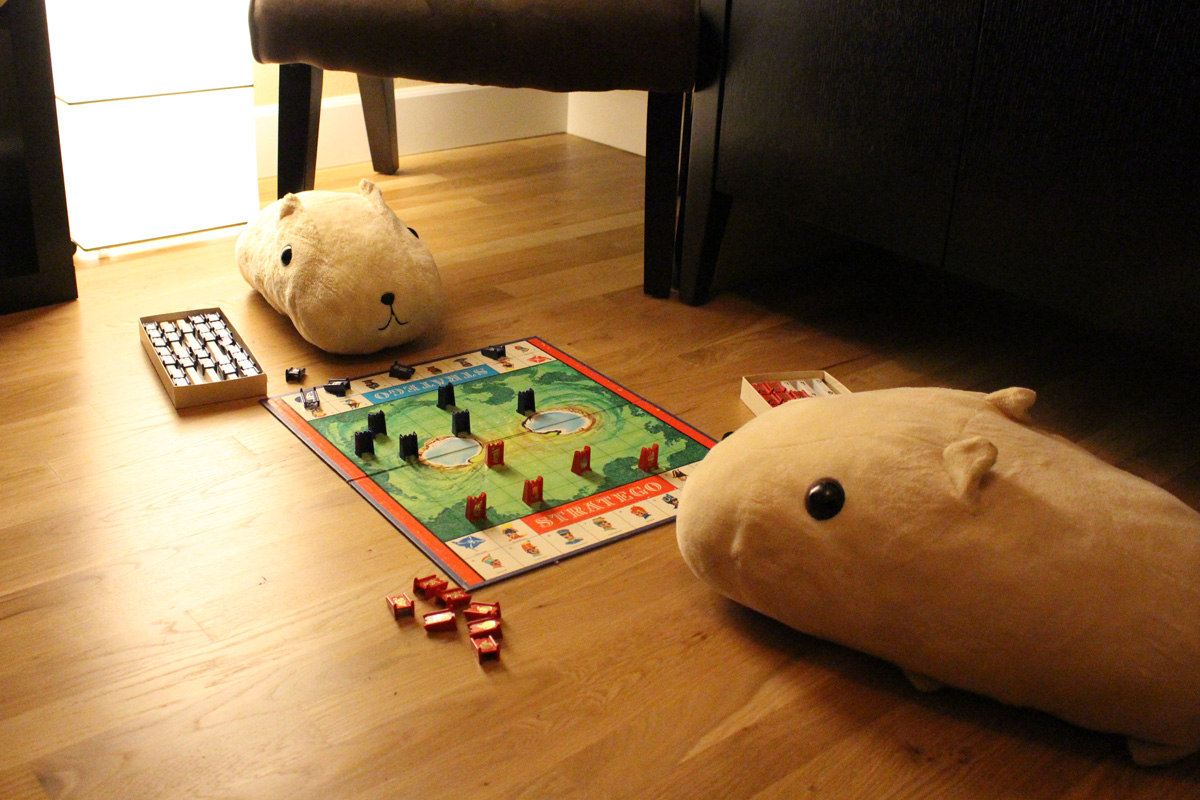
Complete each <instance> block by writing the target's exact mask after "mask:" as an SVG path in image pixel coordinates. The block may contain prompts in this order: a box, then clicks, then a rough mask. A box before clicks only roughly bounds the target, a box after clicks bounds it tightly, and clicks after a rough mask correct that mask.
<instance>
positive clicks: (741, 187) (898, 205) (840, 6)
mask: <svg viewBox="0 0 1200 800" xmlns="http://www.w3.org/2000/svg"><path fill="white" fill-rule="evenodd" d="M980 4H981V0H971V1H970V2H960V3H943V2H937V0H896V2H887V3H881V2H879V1H878V0H734V1H733V3H732V8H731V16H730V23H729V34H728V49H727V56H726V64H725V83H724V106H723V110H722V114H721V131H720V152H719V156H718V169H717V179H716V185H715V188H716V190H717V191H718V192H722V193H725V194H728V195H730V196H732V197H735V198H737V197H747V198H749V197H753V198H756V200H757V201H759V202H761V203H763V204H769V205H773V206H777V207H781V208H787V209H789V210H790V211H791V212H792V213H794V214H796V215H798V216H800V217H801V218H803V219H804V220H805V221H807V222H809V223H811V224H814V225H818V226H820V227H823V228H827V229H828V230H831V231H834V232H836V233H840V234H844V235H846V236H850V237H852V238H854V239H857V240H859V241H863V242H868V243H870V244H874V245H877V246H880V247H884V248H887V249H889V250H892V251H894V252H896V253H900V254H903V255H906V256H908V257H911V258H915V259H919V260H923V261H934V262H936V261H940V260H941V258H942V252H943V248H944V245H945V231H946V225H947V221H948V220H949V217H950V203H951V197H952V195H953V191H954V177H955V170H956V168H957V166H958V153H959V149H960V147H961V145H962V134H963V122H964V116H965V114H964V112H965V109H966V105H967V99H968V94H969V91H970V81H971V64H972V60H973V58H974V52H975V47H976V44H977V42H978V37H979V34H978V24H979V14H980Z"/></svg>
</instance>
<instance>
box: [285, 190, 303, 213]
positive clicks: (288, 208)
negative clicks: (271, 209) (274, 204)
mask: <svg viewBox="0 0 1200 800" xmlns="http://www.w3.org/2000/svg"><path fill="white" fill-rule="evenodd" d="M303 210H304V203H301V202H300V198H299V197H296V195H294V194H292V193H291V192H288V193H287V194H285V195H284V196H283V197H281V198H279V218H280V219H283V218H284V217H290V216H291V215H292V214H298V213H299V212H301V211H303Z"/></svg>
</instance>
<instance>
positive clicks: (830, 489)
mask: <svg viewBox="0 0 1200 800" xmlns="http://www.w3.org/2000/svg"><path fill="white" fill-rule="evenodd" d="M844 505H846V490H845V489H843V488H842V485H841V484H840V483H838V482H837V481H836V480H834V479H833V478H821V480H819V481H817V482H816V483H814V484H813V485H812V486H810V487H808V494H806V495H805V496H804V510H805V511H807V512H808V515H809V516H810V517H812V518H813V519H815V520H817V521H818V522H821V521H823V520H827V519H832V518H834V517H836V516H837V515H838V512H839V511H841V510H842V506H844Z"/></svg>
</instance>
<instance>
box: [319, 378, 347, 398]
mask: <svg viewBox="0 0 1200 800" xmlns="http://www.w3.org/2000/svg"><path fill="white" fill-rule="evenodd" d="M325 391H327V392H329V393H330V394H332V395H335V396H336V397H345V396H346V392H348V391H350V379H349V378H334V379H333V380H331V381H330V382H329V383H327V384H325Z"/></svg>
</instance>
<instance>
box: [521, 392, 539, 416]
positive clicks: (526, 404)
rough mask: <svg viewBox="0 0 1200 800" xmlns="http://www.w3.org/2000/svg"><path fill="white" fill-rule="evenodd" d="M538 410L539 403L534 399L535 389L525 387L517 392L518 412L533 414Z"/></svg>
mask: <svg viewBox="0 0 1200 800" xmlns="http://www.w3.org/2000/svg"><path fill="white" fill-rule="evenodd" d="M535 411H537V403H536V402H535V401H534V399H533V389H523V390H522V391H519V392H517V413H518V414H532V413H533V412H535Z"/></svg>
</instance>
